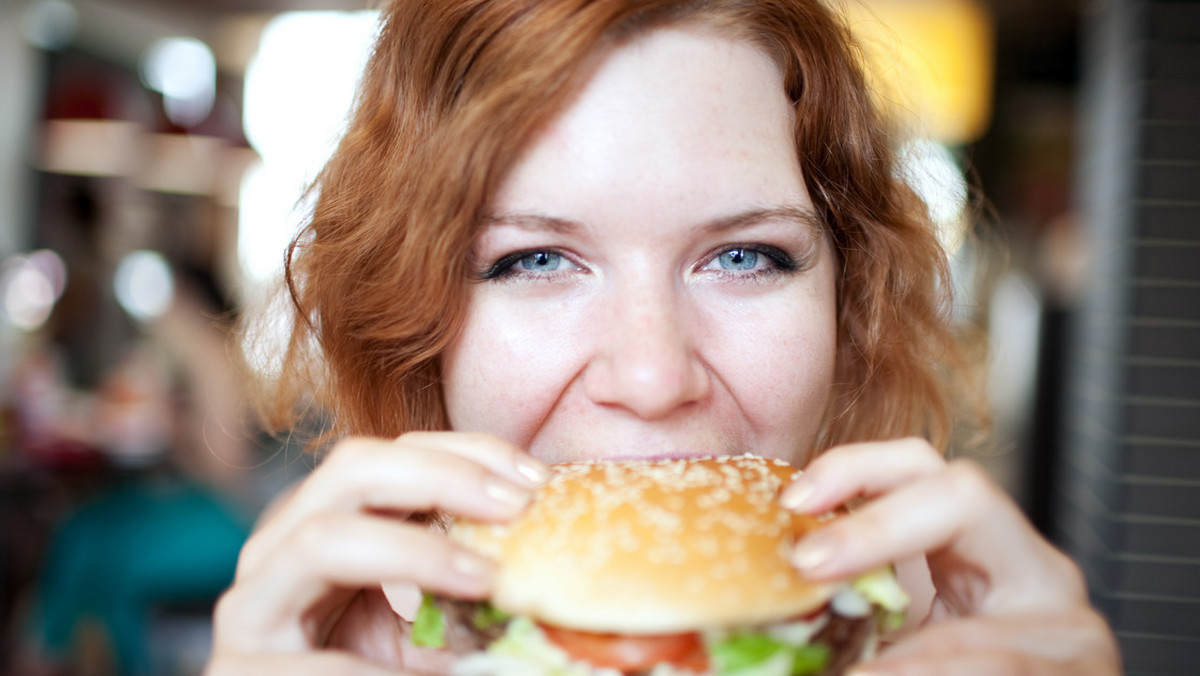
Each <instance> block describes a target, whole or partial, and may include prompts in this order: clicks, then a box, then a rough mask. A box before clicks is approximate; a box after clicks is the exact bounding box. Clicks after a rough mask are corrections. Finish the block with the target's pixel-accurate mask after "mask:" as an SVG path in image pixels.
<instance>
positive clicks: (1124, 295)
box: [1052, 0, 1200, 676]
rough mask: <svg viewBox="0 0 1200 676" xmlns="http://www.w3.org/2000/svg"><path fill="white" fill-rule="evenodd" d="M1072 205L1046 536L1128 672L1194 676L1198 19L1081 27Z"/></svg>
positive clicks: (1199, 578)
mask: <svg viewBox="0 0 1200 676" xmlns="http://www.w3.org/2000/svg"><path fill="white" fill-rule="evenodd" d="M1084 41H1085V49H1084V55H1083V59H1084V86H1083V90H1082V99H1081V102H1080V103H1081V105H1080V110H1081V123H1082V125H1081V132H1082V135H1081V138H1080V143H1079V146H1078V147H1079V148H1080V149H1081V155H1080V157H1079V162H1078V166H1079V169H1080V173H1079V176H1080V179H1079V185H1078V190H1077V192H1078V196H1079V199H1078V202H1079V207H1080V218H1081V223H1082V230H1083V235H1084V237H1085V239H1086V241H1087V244H1086V246H1087V247H1088V249H1089V251H1090V254H1091V260H1090V271H1089V273H1088V279H1087V282H1086V283H1085V284H1083V285H1082V289H1083V291H1082V296H1081V297H1080V299H1079V306H1078V308H1079V309H1078V312H1077V315H1076V317H1075V322H1074V324H1075V326H1074V332H1073V338H1072V340H1071V342H1070V343H1069V344H1068V346H1067V349H1066V350H1065V352H1064V354H1066V355H1069V356H1070V357H1071V359H1070V362H1071V363H1070V364H1069V367H1070V368H1069V379H1068V386H1067V388H1066V389H1067V392H1066V398H1065V400H1064V406H1063V410H1064V414H1065V415H1064V426H1063V428H1062V430H1061V434H1062V439H1063V451H1064V452H1063V457H1062V463H1061V465H1060V466H1059V468H1058V470H1057V474H1058V476H1059V481H1058V491H1057V497H1058V500H1057V505H1056V516H1055V519H1054V523H1053V529H1052V530H1053V533H1054V535H1055V536H1056V537H1057V538H1058V540H1059V541H1060V542H1061V543H1062V544H1063V545H1064V546H1065V548H1066V549H1067V550H1068V551H1069V552H1070V553H1071V554H1072V555H1073V556H1075V558H1076V559H1077V560H1078V561H1079V562H1080V563H1081V564H1082V565H1083V566H1084V568H1085V572H1086V573H1087V576H1088V583H1089V587H1090V591H1091V593H1092V597H1093V599H1094V601H1095V602H1096V604H1097V606H1098V607H1099V608H1100V609H1101V610H1102V611H1103V612H1104V613H1105V614H1106V615H1107V616H1108V618H1109V619H1110V621H1111V622H1112V624H1113V626H1114V628H1115V629H1116V632H1117V635H1118V638H1119V640H1120V643H1121V647H1122V651H1123V654H1124V658H1125V661H1126V669H1127V673H1128V674H1131V675H1137V674H1141V675H1144V676H1148V675H1150V674H1154V675H1156V676H1165V675H1169V674H1179V675H1182V674H1196V673H1200V3H1195V2H1179V1H1178V0H1176V1H1164V0H1105V1H1095V2H1092V3H1090V11H1089V12H1088V14H1087V16H1086V19H1085V25H1084Z"/></svg>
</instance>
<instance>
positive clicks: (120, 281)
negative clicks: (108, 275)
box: [113, 250, 175, 321]
mask: <svg viewBox="0 0 1200 676" xmlns="http://www.w3.org/2000/svg"><path fill="white" fill-rule="evenodd" d="M113 291H114V292H115V293H116V295H117V302H118V303H120V304H121V307H122V308H124V309H125V311H126V312H128V313H129V314H130V315H131V316H133V317H134V318H135V319H137V320H139V321H149V320H152V319H155V318H157V317H160V316H162V314H163V313H164V312H166V311H167V308H169V307H170V306H171V300H172V299H173V298H174V296H175V277H174V275H173V274H172V272H171V266H170V265H168V264H167V261H166V259H165V258H163V256H162V254H160V253H158V252H156V251H146V250H140V251H134V252H132V253H130V254H129V255H127V256H125V258H123V259H121V262H120V263H119V264H118V265H117V271H116V274H115V275H114V276H113Z"/></svg>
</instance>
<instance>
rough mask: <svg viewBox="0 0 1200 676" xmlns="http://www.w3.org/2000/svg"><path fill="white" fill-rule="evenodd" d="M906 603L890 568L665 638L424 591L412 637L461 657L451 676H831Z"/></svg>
mask: <svg viewBox="0 0 1200 676" xmlns="http://www.w3.org/2000/svg"><path fill="white" fill-rule="evenodd" d="M906 606H907V597H906V596H905V594H904V591H903V590H902V589H901V588H900V587H899V585H898V584H897V583H896V581H895V578H894V576H893V575H892V574H891V571H890V570H882V571H877V572H874V573H868V574H867V575H864V576H862V577H860V578H858V579H857V580H855V581H854V582H853V583H851V584H850V585H848V586H846V587H845V588H844V589H842V590H841V591H840V592H838V593H837V594H836V595H834V597H833V598H832V599H831V600H830V602H829V603H827V604H826V605H825V606H824V607H823V608H820V609H818V610H816V611H814V612H812V613H810V614H809V615H807V616H805V617H799V618H792V619H789V620H787V621H783V622H777V623H771V624H766V625H761V626H755V627H746V628H739V629H733V630H729V629H721V630H708V631H702V632H688V633H680V634H667V635H626V634H601V633H591V632H583V631H577V630H572V629H564V628H561V627H553V626H548V625H544V624H540V623H538V622H536V621H534V620H532V619H530V618H526V617H508V616H507V615H505V614H504V613H502V612H500V611H498V610H496V609H495V608H494V607H492V606H491V605H490V604H489V603H487V602H464V601H455V600H450V599H438V598H435V597H433V596H429V595H427V596H426V597H425V599H424V601H423V603H422V606H421V611H420V612H419V613H418V616H417V620H416V622H415V624H414V626H413V635H412V640H413V642H414V643H416V644H417V645H422V646H427V647H439V648H445V649H448V650H451V651H452V652H454V653H455V654H458V655H463V656H464V657H463V658H462V659H460V660H458V662H457V663H456V665H455V667H454V671H453V673H454V674H455V676H626V675H634V676H686V675H704V676H806V675H810V674H817V675H821V676H831V675H834V674H840V673H842V671H844V670H845V669H846V668H847V667H849V666H850V665H851V664H854V663H855V662H858V661H860V660H862V659H865V658H868V657H870V656H871V655H872V654H873V653H874V650H875V642H876V639H877V637H878V635H879V634H881V633H883V632H886V631H889V630H891V629H894V628H896V627H897V626H899V624H900V622H901V621H902V620H903V612H904V609H905V607H906Z"/></svg>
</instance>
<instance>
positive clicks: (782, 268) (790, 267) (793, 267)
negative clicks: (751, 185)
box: [479, 244, 806, 281]
mask: <svg viewBox="0 0 1200 676" xmlns="http://www.w3.org/2000/svg"><path fill="white" fill-rule="evenodd" d="M737 250H741V251H747V252H753V253H755V254H758V255H760V256H765V257H766V258H767V259H768V260H769V261H771V263H772V264H773V267H770V268H768V269H766V270H753V271H750V272H743V273H739V272H737V271H735V270H718V271H717V272H722V273H725V274H729V275H738V276H743V277H751V278H755V277H760V276H763V275H776V274H789V273H793V272H799V271H800V270H803V269H804V268H805V267H806V265H805V262H804V261H797V260H796V259H795V258H793V257H792V256H791V255H790V254H788V253H787V252H786V251H784V250H783V249H780V248H779V247H776V246H770V245H767V244H733V245H729V246H724V247H722V248H720V249H719V250H717V251H714V252H713V253H712V254H710V255H709V256H707V257H706V258H705V259H704V263H703V264H702V265H701V266H699V267H698V268H697V269H699V268H703V267H704V266H707V265H709V264H711V263H712V262H713V261H715V260H717V258H718V257H720V256H722V255H724V254H726V253H729V252H731V251H737ZM539 253H549V254H555V255H558V256H562V257H563V259H565V260H567V261H571V263H572V264H573V265H578V264H577V263H574V261H573V259H572V258H571V257H570V256H567V255H566V254H564V253H563V252H562V251H559V250H557V249H553V248H544V249H540V248H534V249H522V250H520V251H514V252H512V253H509V254H505V255H504V256H501V257H500V258H499V259H498V260H497V261H496V262H495V263H492V264H491V265H490V266H488V267H487V268H486V269H485V270H483V272H481V273H480V274H479V278H480V279H481V280H484V281H491V280H499V279H504V278H507V277H513V276H515V275H517V274H518V273H517V272H515V271H514V269H513V268H514V267H515V266H516V265H517V263H519V262H520V261H521V260H522V259H524V258H527V257H529V256H533V255H535V254H539ZM519 274H522V275H540V274H547V273H539V272H534V271H526V272H524V273H519Z"/></svg>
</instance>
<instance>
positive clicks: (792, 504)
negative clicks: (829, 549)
mask: <svg viewBox="0 0 1200 676" xmlns="http://www.w3.org/2000/svg"><path fill="white" fill-rule="evenodd" d="M945 466H946V461H945V460H944V459H943V458H942V456H941V454H940V453H938V452H937V450H935V449H934V448H933V447H932V446H930V445H929V442H927V441H925V440H924V439H919V438H909V439H898V440H893V441H879V442H866V443H858V444H848V445H845V446H839V447H837V448H833V449H830V450H829V451H826V452H825V453H823V454H821V455H820V456H818V457H817V458H816V459H814V460H813V461H812V462H811V463H809V464H808V466H807V467H805V468H804V472H803V473H801V474H800V475H799V476H798V477H797V478H796V480H795V481H794V482H793V483H792V484H791V485H790V486H789V487H788V488H787V490H785V491H784V492H783V494H782V495H781V496H780V500H781V501H782V503H783V505H784V506H785V507H787V508H789V509H793V510H796V511H800V512H807V513H810V514H816V513H820V512H827V511H829V510H831V509H833V508H835V507H838V506H839V505H841V504H843V503H844V502H846V501H847V500H850V499H852V498H855V497H859V496H866V497H870V496H874V495H879V494H880V493H884V492H886V491H889V490H891V489H893V488H895V487H897V486H902V485H904V484H906V483H909V482H911V481H913V480H914V479H916V478H918V477H922V476H928V475H930V474H933V473H936V472H939V471H941V470H942V469H944V468H945Z"/></svg>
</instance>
